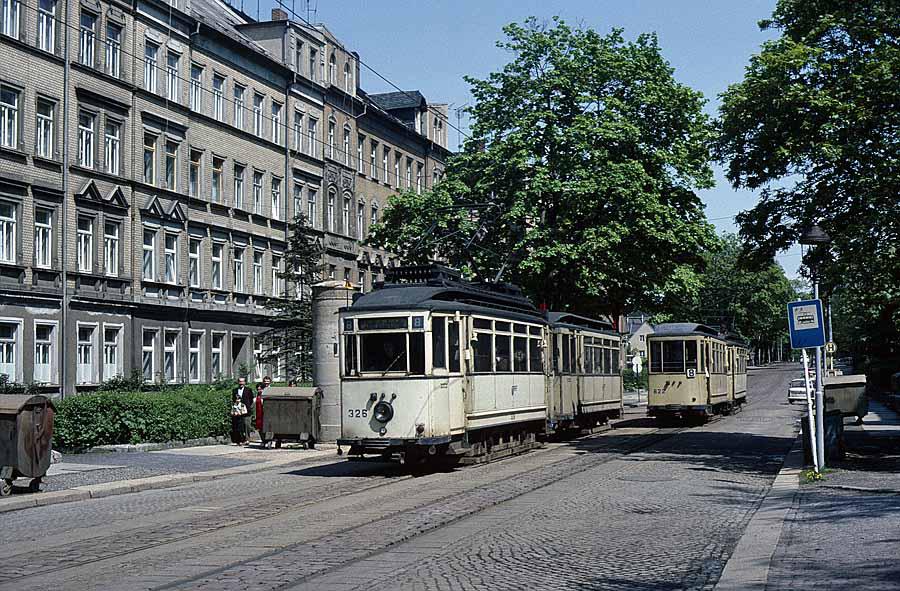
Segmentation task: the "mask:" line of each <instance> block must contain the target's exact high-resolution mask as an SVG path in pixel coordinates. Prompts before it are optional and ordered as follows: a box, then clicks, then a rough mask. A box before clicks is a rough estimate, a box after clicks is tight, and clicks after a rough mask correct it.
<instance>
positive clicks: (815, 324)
mask: <svg viewBox="0 0 900 591" xmlns="http://www.w3.org/2000/svg"><path fill="white" fill-rule="evenodd" d="M788 328H789V330H790V333H791V348H792V349H811V348H813V347H824V346H825V322H824V321H823V316H822V301H821V300H806V301H803V302H791V303H789V304H788Z"/></svg>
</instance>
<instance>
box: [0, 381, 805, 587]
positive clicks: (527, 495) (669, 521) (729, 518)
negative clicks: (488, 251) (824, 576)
mask: <svg viewBox="0 0 900 591" xmlns="http://www.w3.org/2000/svg"><path fill="white" fill-rule="evenodd" d="M792 372H794V373H795V372H796V367H793V366H781V367H779V368H776V369H767V370H753V371H752V372H751V374H750V378H749V395H750V400H751V403H750V404H749V405H748V406H747V407H746V408H745V410H744V411H743V412H740V413H738V414H736V415H734V416H729V417H725V418H723V419H721V420H717V421H715V422H712V423H709V424H707V425H704V426H700V427H691V428H662V429H661V428H659V427H658V426H657V425H655V424H654V423H653V422H652V421H650V420H648V419H643V418H638V417H640V415H639V414H632V415H630V416H631V417H635V418H633V419H631V420H627V421H624V422H622V423H620V424H619V426H618V428H616V429H613V430H612V431H608V432H605V433H601V434H598V435H594V436H590V437H583V438H580V439H577V440H574V441H569V442H563V443H551V444H548V445H547V446H546V447H545V448H544V449H541V450H539V451H536V452H533V453H530V454H527V455H524V456H521V457H518V458H510V459H507V460H503V461H499V462H495V463H491V464H488V465H480V466H474V467H467V468H460V469H457V470H454V471H452V472H438V473H433V474H428V475H425V476H415V477H414V476H411V475H409V474H406V473H404V472H403V471H402V470H401V469H400V467H399V466H396V465H392V464H385V463H379V462H369V461H365V462H347V461H343V460H337V459H336V458H335V459H334V461H332V462H325V463H317V464H315V465H310V466H288V467H282V468H280V469H272V470H266V471H262V472H257V473H252V474H241V475H235V476H233V477H229V478H223V479H221V480H216V481H211V482H198V483H194V484H190V485H185V486H181V487H176V488H171V489H165V490H150V491H144V492H140V493H135V494H129V495H123V496H117V497H110V498H101V499H92V500H88V501H80V502H73V503H66V504H60V505H53V506H48V507H36V508H31V509H25V510H21V511H16V512H12V513H7V514H4V515H3V522H4V532H5V534H6V535H5V536H4V538H3V540H2V541H0V551H2V552H3V555H4V557H5V560H4V562H3V563H2V565H0V581H2V583H0V588H2V589H7V588H8V589H17V590H25V589H117V590H123V589H159V588H166V589H229V590H235V589H273V588H281V589H340V590H343V589H355V588H360V589H382V590H389V589H417V590H418V589H523V588H538V589H710V588H712V587H713V586H714V585H715V584H716V581H717V580H718V578H719V575H720V574H721V572H722V569H723V567H724V565H725V563H726V562H727V560H728V558H729V556H730V554H731V552H732V550H733V549H734V547H735V545H736V544H737V541H738V540H739V538H740V536H741V534H742V532H743V530H744V527H745V526H746V524H747V523H748V521H749V520H750V518H751V517H752V515H753V513H754V511H755V510H756V508H757V507H758V505H759V503H760V502H761V500H762V498H763V497H764V496H765V494H766V492H767V490H768V489H769V487H770V485H771V483H772V481H773V479H774V477H775V475H776V474H777V472H778V470H779V469H780V467H781V465H782V461H783V459H784V456H785V454H786V453H787V452H788V450H789V449H790V448H791V446H792V444H793V442H794V433H795V423H796V419H797V417H798V416H799V415H798V413H799V410H800V409H799V408H798V407H790V406H789V405H787V404H786V401H785V395H784V393H785V389H786V384H787V382H788V381H789V379H790V378H791V377H793V373H792ZM160 455H162V454H160Z"/></svg>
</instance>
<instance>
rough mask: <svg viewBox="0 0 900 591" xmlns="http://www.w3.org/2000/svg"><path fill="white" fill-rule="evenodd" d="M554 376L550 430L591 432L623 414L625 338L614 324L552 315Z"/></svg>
mask: <svg viewBox="0 0 900 591" xmlns="http://www.w3.org/2000/svg"><path fill="white" fill-rule="evenodd" d="M547 320H548V322H549V323H550V331H551V333H550V338H551V339H552V344H553V347H552V355H553V363H552V372H551V374H550V376H549V377H548V378H547V388H548V391H547V412H548V416H547V431H548V432H549V433H554V432H562V431H566V430H571V429H581V428H590V427H594V426H596V425H598V424H604V423H606V422H608V421H609V419H611V418H619V417H621V416H622V411H623V388H622V367H621V359H622V355H621V351H622V338H621V336H620V335H619V333H618V332H615V331H614V330H613V325H612V323H611V322H608V321H605V320H597V319H593V318H585V317H583V316H577V315H575V314H569V313H566V312H549V313H548V314H547Z"/></svg>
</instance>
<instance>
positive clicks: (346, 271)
mask: <svg viewBox="0 0 900 591" xmlns="http://www.w3.org/2000/svg"><path fill="white" fill-rule="evenodd" d="M344 281H345V282H347V283H350V267H344Z"/></svg>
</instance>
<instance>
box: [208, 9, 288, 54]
mask: <svg viewBox="0 0 900 591" xmlns="http://www.w3.org/2000/svg"><path fill="white" fill-rule="evenodd" d="M191 16H192V17H194V18H195V19H197V20H198V21H200V22H202V23H203V24H205V25H206V26H208V27H210V28H211V29H215V30H216V31H218V32H220V33H222V34H223V35H225V36H226V37H228V38H229V39H231V40H232V41H234V42H236V43H239V44H241V45H243V46H244V47H247V48H249V49H252V50H253V51H255V52H257V53H259V54H261V55H262V56H264V57H267V58H269V59H271V60H275V61H277V62H278V63H281V62H280V60H279V59H278V58H277V57H275V56H273V55H272V54H270V53H269V52H268V51H267V50H266V48H265V47H263V46H262V45H260V44H259V43H257V42H256V41H254V40H253V39H251V38H250V37H248V36H246V35H244V34H243V33H241V32H240V31H239V30H238V26H240V25H244V24H248V23H254V22H255V21H254V20H253V19H251V18H249V17H247V16H246V15H244V14H243V13H241V12H240V11H239V10H237V9H236V8H234V7H233V6H231V5H230V4H228V3H227V2H222V1H220V0H191Z"/></svg>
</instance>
